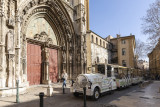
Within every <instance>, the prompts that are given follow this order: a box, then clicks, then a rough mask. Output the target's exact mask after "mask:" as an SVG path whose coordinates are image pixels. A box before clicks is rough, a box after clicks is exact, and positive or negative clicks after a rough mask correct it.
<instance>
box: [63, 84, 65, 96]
mask: <svg viewBox="0 0 160 107" xmlns="http://www.w3.org/2000/svg"><path fill="white" fill-rule="evenodd" d="M63 94H65V88H64V83H63Z"/></svg>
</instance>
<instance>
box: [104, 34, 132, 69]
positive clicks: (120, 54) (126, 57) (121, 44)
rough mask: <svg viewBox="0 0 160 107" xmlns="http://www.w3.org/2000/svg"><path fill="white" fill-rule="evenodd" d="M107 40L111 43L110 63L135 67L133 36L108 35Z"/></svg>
mask: <svg viewBox="0 0 160 107" xmlns="http://www.w3.org/2000/svg"><path fill="white" fill-rule="evenodd" d="M106 40H107V41H110V42H111V43H112V50H111V53H112V54H111V63H112V64H118V65H120V66H126V67H129V68H134V67H135V55H134V49H135V36H134V35H130V36H124V37H120V35H117V38H113V37H112V36H108V37H107V38H106Z"/></svg>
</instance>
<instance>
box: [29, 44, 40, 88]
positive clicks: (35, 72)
mask: <svg viewBox="0 0 160 107" xmlns="http://www.w3.org/2000/svg"><path fill="white" fill-rule="evenodd" d="M27 79H28V81H29V85H38V84H40V82H41V47H40V46H39V45H34V44H29V43H28V44H27Z"/></svg>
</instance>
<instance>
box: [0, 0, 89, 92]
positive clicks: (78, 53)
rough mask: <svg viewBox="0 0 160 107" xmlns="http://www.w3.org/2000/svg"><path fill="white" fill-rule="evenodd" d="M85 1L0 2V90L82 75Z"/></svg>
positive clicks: (86, 7)
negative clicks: (63, 74)
mask: <svg viewBox="0 0 160 107" xmlns="http://www.w3.org/2000/svg"><path fill="white" fill-rule="evenodd" d="M88 29H89V0H0V89H2V90H3V88H7V89H13V88H14V87H15V85H16V80H19V85H20V86H21V87H26V86H28V85H35V84H48V83H50V82H57V81H58V79H60V75H61V72H62V71H63V70H65V71H66V72H67V73H68V75H69V78H70V79H73V78H76V76H77V75H78V74H80V73H85V72H86V66H87V58H86V31H87V30H88Z"/></svg>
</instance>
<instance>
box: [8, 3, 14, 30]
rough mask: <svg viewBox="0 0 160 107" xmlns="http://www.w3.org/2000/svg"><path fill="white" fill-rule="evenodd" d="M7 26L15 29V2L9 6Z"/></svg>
mask: <svg viewBox="0 0 160 107" xmlns="http://www.w3.org/2000/svg"><path fill="white" fill-rule="evenodd" d="M7 26H8V27H12V28H14V26H15V1H14V0H11V1H10V2H9V5H8V20H7Z"/></svg>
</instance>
